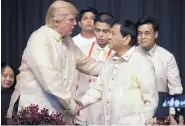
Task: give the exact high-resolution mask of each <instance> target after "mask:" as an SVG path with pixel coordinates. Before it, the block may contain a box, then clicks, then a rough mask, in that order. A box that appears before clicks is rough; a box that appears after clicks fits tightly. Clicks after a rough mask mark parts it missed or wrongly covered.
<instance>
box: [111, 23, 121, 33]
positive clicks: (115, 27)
mask: <svg viewBox="0 0 185 126" xmlns="http://www.w3.org/2000/svg"><path fill="white" fill-rule="evenodd" d="M111 31H112V32H115V33H120V25H118V24H115V25H114V26H113V27H112V29H111Z"/></svg>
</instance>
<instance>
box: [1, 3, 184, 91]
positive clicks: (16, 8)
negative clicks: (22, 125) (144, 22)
mask: <svg viewBox="0 0 185 126" xmlns="http://www.w3.org/2000/svg"><path fill="white" fill-rule="evenodd" d="M53 1H54V0H2V1H1V9H2V10H1V16H2V17H1V23H2V24H1V26H2V29H1V38H2V40H1V50H2V51H1V58H2V59H1V60H2V61H5V62H10V63H11V64H13V66H14V67H15V68H16V69H18V67H19V66H20V63H21V56H22V53H23V50H24V48H25V46H26V43H27V40H28V38H29V36H30V34H31V33H32V32H33V31H35V30H36V29H38V28H39V27H40V26H41V25H44V24H45V15H46V12H47V9H48V7H49V5H50V4H51V3H52V2H53ZM68 1H70V2H72V3H73V4H74V5H75V6H76V7H77V8H78V10H81V9H83V8H85V7H88V6H92V7H95V8H96V9H97V10H98V11H99V12H109V13H111V14H112V15H113V16H115V17H116V18H117V19H120V20H127V19H129V20H132V21H134V22H136V20H137V19H138V18H139V17H141V16H143V15H150V16H153V17H154V18H156V19H157V20H158V21H159V22H160V32H159V40H158V44H159V45H160V46H162V47H164V48H166V49H167V50H169V51H170V52H171V53H173V54H174V56H175V58H176V61H177V64H178V66H179V70H180V75H181V79H182V84H183V87H184V88H185V65H184V64H185V56H184V55H185V0H68ZM78 32H79V27H76V29H75V30H74V32H73V35H72V36H74V35H76V34H77V33H78ZM183 35H184V36H183Z"/></svg>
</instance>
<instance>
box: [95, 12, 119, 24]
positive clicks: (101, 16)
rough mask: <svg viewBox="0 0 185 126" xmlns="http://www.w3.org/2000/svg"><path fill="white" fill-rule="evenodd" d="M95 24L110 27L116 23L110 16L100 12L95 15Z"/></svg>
mask: <svg viewBox="0 0 185 126" xmlns="http://www.w3.org/2000/svg"><path fill="white" fill-rule="evenodd" d="M96 22H101V23H107V24H109V25H110V26H111V27H112V26H113V25H114V23H115V22H117V21H116V20H115V18H114V17H113V16H112V15H111V14H109V13H106V12H102V13H99V14H97V15H96V17H95V20H94V23H96Z"/></svg>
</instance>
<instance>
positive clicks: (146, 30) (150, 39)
mask: <svg viewBox="0 0 185 126" xmlns="http://www.w3.org/2000/svg"><path fill="white" fill-rule="evenodd" d="M157 37H158V32H157V31H156V32H155V31H154V29H153V26H152V24H143V25H140V26H139V27H138V36H137V40H138V43H139V45H140V46H141V47H142V48H143V49H145V50H150V49H151V48H152V47H153V46H154V45H155V39H156V38H157Z"/></svg>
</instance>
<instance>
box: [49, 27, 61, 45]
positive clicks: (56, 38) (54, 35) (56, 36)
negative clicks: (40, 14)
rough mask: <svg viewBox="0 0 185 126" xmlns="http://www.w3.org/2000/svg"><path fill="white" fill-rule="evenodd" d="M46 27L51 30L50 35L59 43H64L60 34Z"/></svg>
mask: <svg viewBox="0 0 185 126" xmlns="http://www.w3.org/2000/svg"><path fill="white" fill-rule="evenodd" d="M46 27H47V28H48V29H49V30H48V33H49V35H50V36H52V37H53V38H54V39H55V40H56V41H57V42H59V43H62V37H61V35H60V34H59V33H58V32H56V31H55V30H54V29H53V28H51V27H48V26H47V25H46Z"/></svg>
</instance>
